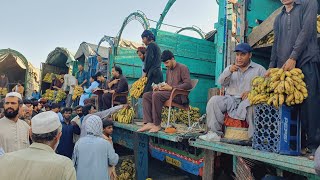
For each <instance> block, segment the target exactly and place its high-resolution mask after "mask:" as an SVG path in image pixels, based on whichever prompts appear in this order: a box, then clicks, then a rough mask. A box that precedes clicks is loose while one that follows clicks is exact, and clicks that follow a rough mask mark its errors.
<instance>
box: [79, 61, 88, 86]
mask: <svg viewBox="0 0 320 180" xmlns="http://www.w3.org/2000/svg"><path fill="white" fill-rule="evenodd" d="M78 70H79V71H78V72H77V73H76V79H77V84H78V85H79V86H82V87H88V82H89V74H88V72H86V71H85V70H84V69H83V65H82V64H79V65H78Z"/></svg>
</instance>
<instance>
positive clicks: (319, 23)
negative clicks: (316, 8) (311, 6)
mask: <svg viewBox="0 0 320 180" xmlns="http://www.w3.org/2000/svg"><path fill="white" fill-rule="evenodd" d="M317 32H318V33H320V15H317Z"/></svg>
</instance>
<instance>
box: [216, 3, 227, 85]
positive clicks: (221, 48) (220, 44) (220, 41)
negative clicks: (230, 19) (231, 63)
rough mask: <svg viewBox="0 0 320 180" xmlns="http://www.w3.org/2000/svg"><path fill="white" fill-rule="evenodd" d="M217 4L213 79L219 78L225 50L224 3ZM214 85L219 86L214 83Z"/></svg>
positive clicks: (222, 67)
mask: <svg viewBox="0 0 320 180" xmlns="http://www.w3.org/2000/svg"><path fill="white" fill-rule="evenodd" d="M217 3H218V4H219V15H218V22H217V23H215V24H214V27H215V29H216V30H217V33H216V34H215V46H216V48H215V51H216V54H215V59H216V66H215V77H219V76H220V74H221V73H222V71H223V69H224V60H225V48H226V43H225V42H226V41H225V38H226V28H227V26H226V23H225V22H226V14H225V13H226V1H221V2H217ZM215 84H216V85H217V86H219V84H218V82H217V81H216V82H215Z"/></svg>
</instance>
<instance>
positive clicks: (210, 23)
mask: <svg viewBox="0 0 320 180" xmlns="http://www.w3.org/2000/svg"><path fill="white" fill-rule="evenodd" d="M0 1H1V7H2V8H1V11H0V17H1V26H0V49H6V48H11V49H14V50H17V51H19V52H20V53H22V54H23V55H24V56H25V57H26V58H27V59H28V60H29V61H30V62H31V63H32V64H33V65H34V66H36V67H40V62H44V61H45V60H46V58H47V56H48V54H49V53H50V52H51V51H53V50H54V49H55V48H56V47H65V48H67V49H68V50H69V51H70V52H72V53H75V52H76V51H77V49H78V47H79V45H80V43H81V42H83V41H85V42H89V43H94V44H97V43H98V42H99V40H100V39H101V38H102V37H103V35H109V36H116V35H117V34H118V32H119V30H120V27H121V25H122V23H123V21H124V19H125V18H126V17H127V16H128V15H129V14H130V13H131V12H134V11H137V10H141V11H142V12H144V13H145V14H146V16H147V17H148V18H149V19H152V20H156V21H158V19H159V17H160V14H161V13H162V11H163V9H164V7H165V5H166V3H167V0H113V1H111V0H91V1H88V0H54V1H47V0H31V1H24V0H0ZM217 17H218V5H217V3H216V0H177V1H176V3H175V4H174V5H173V6H172V7H171V9H170V11H169V13H168V14H167V16H166V18H165V20H164V23H167V24H172V25H175V26H179V27H187V26H192V25H196V26H198V27H200V28H201V29H202V30H203V31H204V32H206V33H207V32H209V31H211V30H213V28H214V23H215V22H217ZM150 24H151V27H155V23H152V22H150ZM161 29H163V30H168V31H171V32H175V31H177V30H178V29H176V28H172V27H171V28H170V27H168V26H164V25H163V26H162V28H161ZM142 31H143V28H142V26H141V25H140V24H139V22H138V21H132V22H131V23H129V24H128V25H127V26H126V28H125V30H124V32H123V36H122V37H123V38H124V39H127V40H132V41H138V42H140V41H141V38H140V35H141V33H142ZM183 34H186V35H191V36H197V35H196V34H195V33H192V32H187V31H186V32H185V33H183Z"/></svg>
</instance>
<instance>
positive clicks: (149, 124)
mask: <svg viewBox="0 0 320 180" xmlns="http://www.w3.org/2000/svg"><path fill="white" fill-rule="evenodd" d="M153 126H154V124H153V123H147V124H145V125H143V126H142V127H141V128H140V129H138V130H137V132H144V131H149V130H150V129H151V128H152V127H153Z"/></svg>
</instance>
